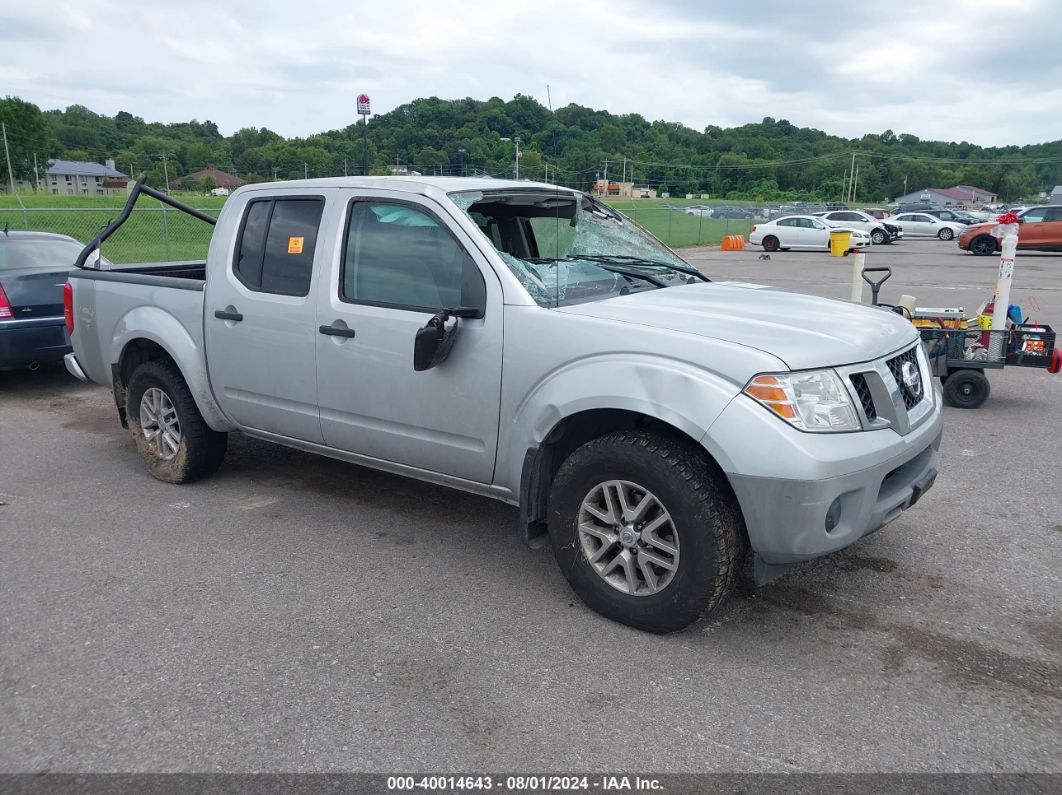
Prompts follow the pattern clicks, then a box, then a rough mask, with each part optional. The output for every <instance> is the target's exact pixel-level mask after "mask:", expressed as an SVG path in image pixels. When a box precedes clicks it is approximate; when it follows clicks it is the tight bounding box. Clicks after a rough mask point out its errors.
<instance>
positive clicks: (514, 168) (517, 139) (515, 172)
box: [513, 135, 520, 180]
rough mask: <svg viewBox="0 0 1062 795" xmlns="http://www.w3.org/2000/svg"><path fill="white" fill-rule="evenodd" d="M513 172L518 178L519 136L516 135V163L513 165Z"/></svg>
mask: <svg viewBox="0 0 1062 795" xmlns="http://www.w3.org/2000/svg"><path fill="white" fill-rule="evenodd" d="M513 173H514V174H516V179H517V180H519V179H520V136H519V135H518V136H516V165H515V166H513Z"/></svg>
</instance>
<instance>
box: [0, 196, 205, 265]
mask: <svg viewBox="0 0 1062 795" xmlns="http://www.w3.org/2000/svg"><path fill="white" fill-rule="evenodd" d="M143 204H144V203H142V204H141V205H138V206H137V207H134V208H133V212H132V214H131V215H130V216H129V219H128V220H127V221H126V222H125V223H124V224H122V227H121V228H120V229H119V230H118V231H117V232H115V233H114V235H113V236H112V237H111V238H110V239H108V240H107V241H105V242H104V244H103V247H102V249H101V250H102V253H103V256H104V257H106V258H107V259H109V260H110V261H111V262H113V263H115V264H125V263H131V262H179V261H182V260H203V259H206V254H207V248H208V247H209V245H210V234H211V232H212V231H213V227H212V226H211V225H210V224H208V223H205V222H203V221H200V220H198V219H197V218H193V217H192V216H190V215H187V214H186V213H182V212H180V211H178V210H174V209H172V208H166V207H162V206H159V207H150V206H143ZM200 211H201V212H203V213H205V214H207V215H209V216H211V217H212V218H217V216H218V212H219V210H218V209H217V208H205V209H202V210H200ZM120 212H121V208H120V207H27V208H25V209H23V208H13V209H8V208H0V229H12V230H16V229H17V230H27V231H33V232H52V233H56V234H61V235H69V236H70V237H72V238H74V239H76V240H78V241H80V242H82V243H88V242H89V241H90V240H92V239H93V238H95V237H96V235H98V234H99V233H100V231H101V230H102V229H103V228H104V227H105V226H107V224H109V223H110V222H111V221H113V220H114V219H115V218H116V217H117V216H118V214H119V213H120Z"/></svg>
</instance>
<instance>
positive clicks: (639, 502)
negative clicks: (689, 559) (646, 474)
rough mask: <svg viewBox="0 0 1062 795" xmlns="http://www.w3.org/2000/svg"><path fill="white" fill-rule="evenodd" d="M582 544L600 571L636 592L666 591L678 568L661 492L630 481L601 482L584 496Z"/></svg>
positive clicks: (676, 548) (675, 541)
mask: <svg viewBox="0 0 1062 795" xmlns="http://www.w3.org/2000/svg"><path fill="white" fill-rule="evenodd" d="M579 544H580V547H581V548H582V551H583V554H584V555H585V556H586V560H587V562H589V563H590V565H591V567H593V569H594V571H595V572H596V573H597V575H598V576H599V577H601V579H603V580H604V581H605V582H607V583H608V584H609V585H611V586H612V587H613V588H615V589H616V590H618V591H621V592H623V593H625V594H629V595H631V596H650V595H652V594H655V593H658V592H660V591H662V590H663V589H664V588H666V587H667V586H668V585H669V584H670V583H671V581H672V579H673V578H674V576H675V573H676V572H677V571H678V564H679V536H678V530H677V529H676V528H675V523H674V521H673V520H672V518H671V514H670V513H668V511H667V508H665V507H664V505H663V503H662V502H660V500H659V499H658V498H657V497H656V495H654V494H653V493H652V492H650V491H649V490H648V489H646V488H645V487H643V486H639V485H638V484H637V483H632V482H630V481H627V480H608V481H605V482H604V483H599V484H597V485H596V486H594V488H592V489H591V490H590V491H589V492H588V493H587V495H586V496H585V497H584V498H583V501H582V504H581V506H580V508H579Z"/></svg>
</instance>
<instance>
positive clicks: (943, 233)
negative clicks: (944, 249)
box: [937, 227, 955, 240]
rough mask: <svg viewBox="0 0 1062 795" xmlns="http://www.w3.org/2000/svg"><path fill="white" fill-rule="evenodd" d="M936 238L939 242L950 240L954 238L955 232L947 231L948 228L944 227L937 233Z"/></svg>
mask: <svg viewBox="0 0 1062 795" xmlns="http://www.w3.org/2000/svg"><path fill="white" fill-rule="evenodd" d="M937 237H939V238H940V239H941V240H951V239H953V238H954V237H955V230H953V229H949V228H948V227H944V228H943V229H941V230H940V231H939V232H937Z"/></svg>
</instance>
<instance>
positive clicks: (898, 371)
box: [885, 348, 928, 410]
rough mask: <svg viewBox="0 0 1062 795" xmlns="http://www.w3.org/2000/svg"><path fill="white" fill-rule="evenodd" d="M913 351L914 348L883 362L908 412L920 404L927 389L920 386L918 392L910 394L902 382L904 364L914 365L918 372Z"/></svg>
mask: <svg viewBox="0 0 1062 795" xmlns="http://www.w3.org/2000/svg"><path fill="white" fill-rule="evenodd" d="M915 350H916V348H911V349H910V350H906V351H904V352H903V353H901V354H900V355H899V356H893V357H892V358H891V359H889V360H888V361H886V362H885V365H886V366H887V367H888V368H889V372H890V373H892V377H893V378H895V379H896V384H897V385H898V386H899V387H900V393H901V394H902V395H903V404H904V405H905V406H906V407H907V409H908V410H910V409H913V408H914V407H915V406H917V405H918V404H919V403H921V402H922V398H923V397H925V394H926V389H927V388H928V385H927V384H922V388H921V389H919V390H918V392H912V391H911V389H910V388H909V387H908V386H907V384H905V383H904V381H903V365H904V363H905V362H910V363H911V364H912V365H914V368H915V370H916V371H917V370H918V355H917V354H916V353H915ZM919 378H920V379H921V375H919ZM919 383H921V381H919Z"/></svg>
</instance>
